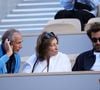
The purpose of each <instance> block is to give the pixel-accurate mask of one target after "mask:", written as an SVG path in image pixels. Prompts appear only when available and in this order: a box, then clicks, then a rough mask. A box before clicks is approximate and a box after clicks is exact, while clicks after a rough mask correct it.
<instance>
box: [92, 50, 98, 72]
mask: <svg viewBox="0 0 100 90" xmlns="http://www.w3.org/2000/svg"><path fill="white" fill-rule="evenodd" d="M94 55H96V60H95V63H94V65H93V66H92V68H91V70H93V71H100V53H97V52H94Z"/></svg>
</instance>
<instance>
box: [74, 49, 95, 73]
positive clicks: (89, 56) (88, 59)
mask: <svg viewBox="0 0 100 90" xmlns="http://www.w3.org/2000/svg"><path fill="white" fill-rule="evenodd" d="M95 60H96V57H95V55H94V50H89V51H86V52H84V53H82V54H80V55H79V56H78V57H77V58H76V62H75V64H74V66H73V68H72V71H88V70H91V68H92V66H93V64H94V62H95Z"/></svg>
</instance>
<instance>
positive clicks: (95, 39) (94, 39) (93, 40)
mask: <svg viewBox="0 0 100 90" xmlns="http://www.w3.org/2000/svg"><path fill="white" fill-rule="evenodd" d="M91 40H92V42H94V43H96V42H97V41H99V42H100V38H92V39H91Z"/></svg>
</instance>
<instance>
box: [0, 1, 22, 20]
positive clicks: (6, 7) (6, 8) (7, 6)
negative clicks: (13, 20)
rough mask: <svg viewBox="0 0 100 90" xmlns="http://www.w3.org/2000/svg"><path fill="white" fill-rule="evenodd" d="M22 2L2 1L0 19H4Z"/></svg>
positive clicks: (0, 3)
mask: <svg viewBox="0 0 100 90" xmlns="http://www.w3.org/2000/svg"><path fill="white" fill-rule="evenodd" d="M21 1H23V0H0V19H2V18H4V17H5V16H6V15H7V13H9V12H10V11H11V10H12V9H13V8H15V7H16V5H17V4H18V3H20V2H21Z"/></svg>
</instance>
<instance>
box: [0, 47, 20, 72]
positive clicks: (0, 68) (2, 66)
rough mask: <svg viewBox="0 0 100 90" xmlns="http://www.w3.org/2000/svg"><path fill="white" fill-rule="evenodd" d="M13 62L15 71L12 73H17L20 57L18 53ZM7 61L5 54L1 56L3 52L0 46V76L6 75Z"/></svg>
mask: <svg viewBox="0 0 100 90" xmlns="http://www.w3.org/2000/svg"><path fill="white" fill-rule="evenodd" d="M14 55H15V60H16V64H15V70H14V73H18V72H19V69H20V62H21V59H20V55H19V54H18V53H15V54H14ZM8 60H9V57H8V56H7V54H5V55H3V50H2V48H1V46H0V74H6V73H7V69H6V62H7V61H8Z"/></svg>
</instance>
